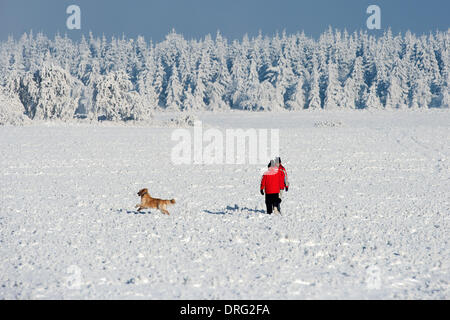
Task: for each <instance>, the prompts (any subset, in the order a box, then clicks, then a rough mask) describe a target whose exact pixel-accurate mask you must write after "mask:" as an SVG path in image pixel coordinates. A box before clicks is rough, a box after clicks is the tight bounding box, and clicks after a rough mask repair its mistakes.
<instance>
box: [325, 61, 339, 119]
mask: <svg viewBox="0 0 450 320" xmlns="http://www.w3.org/2000/svg"><path fill="white" fill-rule="evenodd" d="M342 102H343V88H342V86H341V83H340V81H339V75H338V70H337V67H336V65H335V64H334V63H333V62H330V63H329V64H328V83H327V90H326V93H325V103H324V109H326V110H330V109H335V108H340V107H343V105H342Z"/></svg>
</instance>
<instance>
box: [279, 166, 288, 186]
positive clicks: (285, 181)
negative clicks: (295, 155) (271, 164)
mask: <svg viewBox="0 0 450 320" xmlns="http://www.w3.org/2000/svg"><path fill="white" fill-rule="evenodd" d="M278 175H279V177H280V184H281V186H280V190H282V189H284V188H286V187H289V181H288V176H287V172H286V169H285V168H284V167H283V166H282V165H281V163H280V167H279V168H278Z"/></svg>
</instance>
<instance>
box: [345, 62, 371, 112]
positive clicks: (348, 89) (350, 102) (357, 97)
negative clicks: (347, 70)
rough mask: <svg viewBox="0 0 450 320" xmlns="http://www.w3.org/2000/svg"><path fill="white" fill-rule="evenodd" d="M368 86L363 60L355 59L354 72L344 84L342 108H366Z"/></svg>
mask: <svg viewBox="0 0 450 320" xmlns="http://www.w3.org/2000/svg"><path fill="white" fill-rule="evenodd" d="M366 91H367V86H366V84H365V82H364V70H363V67H362V58H361V57H357V58H356V59H355V62H354V65H353V70H352V72H351V74H350V75H349V76H348V77H347V79H346V80H345V82H344V88H343V94H342V106H343V107H345V108H349V109H362V108H364V107H365V106H364V97H365V95H366Z"/></svg>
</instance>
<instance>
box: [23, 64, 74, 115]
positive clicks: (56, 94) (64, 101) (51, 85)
mask: <svg viewBox="0 0 450 320" xmlns="http://www.w3.org/2000/svg"><path fill="white" fill-rule="evenodd" d="M81 88H82V84H81V82H80V81H79V80H77V79H75V78H74V77H72V76H71V75H70V74H69V73H68V72H67V71H66V70H64V69H62V68H61V67H59V66H55V65H44V66H43V67H42V68H41V69H40V70H38V71H36V72H35V73H34V74H33V75H31V74H30V73H28V74H26V75H25V76H24V77H23V78H22V79H21V81H20V83H19V85H18V88H17V92H18V94H19V98H20V100H21V102H22V104H23V105H24V107H25V113H26V115H27V116H28V117H30V118H31V119H63V120H68V119H72V118H73V116H74V114H75V110H76V109H77V108H78V100H79V98H80V95H81Z"/></svg>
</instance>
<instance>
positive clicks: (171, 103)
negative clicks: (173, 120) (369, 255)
mask: <svg viewBox="0 0 450 320" xmlns="http://www.w3.org/2000/svg"><path fill="white" fill-rule="evenodd" d="M182 94H183V87H182V86H181V83H180V80H179V75H178V70H177V67H176V66H175V65H173V66H172V73H171V75H170V78H169V81H168V83H167V87H166V110H168V111H179V110H180V109H181V107H182V103H181V98H182Z"/></svg>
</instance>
